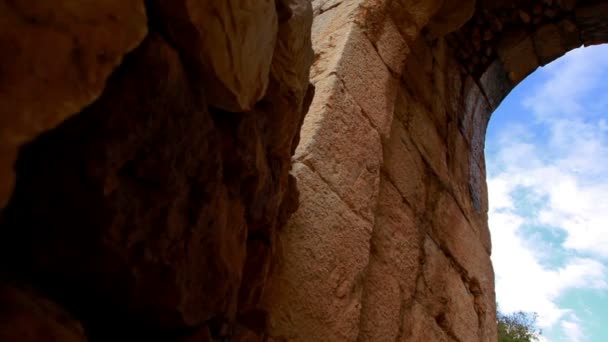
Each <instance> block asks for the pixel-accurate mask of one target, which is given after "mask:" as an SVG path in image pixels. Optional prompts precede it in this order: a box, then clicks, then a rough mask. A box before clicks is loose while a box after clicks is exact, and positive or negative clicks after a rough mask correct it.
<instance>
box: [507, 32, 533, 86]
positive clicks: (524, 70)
mask: <svg viewBox="0 0 608 342" xmlns="http://www.w3.org/2000/svg"><path fill="white" fill-rule="evenodd" d="M498 56H499V57H500V60H501V61H502V62H503V64H504V66H505V70H506V71H507V74H508V75H509V78H510V79H511V81H512V82H513V84H518V83H519V82H521V81H522V80H523V79H524V78H525V77H526V76H528V75H529V74H530V73H532V72H533V71H534V70H535V69H536V68H537V67H538V66H539V64H540V63H539V61H538V57H537V56H536V51H535V50H534V41H533V39H532V37H530V36H529V35H528V34H527V33H526V32H524V31H513V32H509V33H508V34H505V36H504V37H503V38H502V39H501V41H500V43H499V45H498Z"/></svg>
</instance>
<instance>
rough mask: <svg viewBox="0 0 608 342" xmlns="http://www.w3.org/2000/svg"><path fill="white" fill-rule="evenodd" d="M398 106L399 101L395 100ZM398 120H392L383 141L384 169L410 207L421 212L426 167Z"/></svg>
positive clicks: (424, 193)
mask: <svg viewBox="0 0 608 342" xmlns="http://www.w3.org/2000/svg"><path fill="white" fill-rule="evenodd" d="M397 106H398V107H400V108H405V107H401V103H399V102H397ZM410 139H411V138H410V137H408V134H407V131H406V130H405V128H404V127H403V125H402V123H401V121H400V120H394V121H393V129H392V131H391V136H390V138H389V139H388V140H387V141H386V142H385V143H384V146H383V147H384V152H383V155H384V170H385V172H386V173H387V176H388V177H389V178H390V180H391V182H393V184H394V185H395V187H396V188H397V189H398V190H399V193H400V194H401V195H402V196H403V198H404V199H405V201H407V202H408V203H409V204H410V205H411V206H412V208H413V209H414V210H415V211H417V212H423V211H424V210H425V205H426V183H425V178H426V168H425V165H424V160H423V159H422V156H421V155H420V153H419V152H418V150H417V149H416V146H415V145H414V143H413V142H412V141H411V140H410Z"/></svg>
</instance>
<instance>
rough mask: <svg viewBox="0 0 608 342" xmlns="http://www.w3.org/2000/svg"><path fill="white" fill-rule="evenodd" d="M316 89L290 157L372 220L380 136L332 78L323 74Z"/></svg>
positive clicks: (379, 165)
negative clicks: (296, 144) (296, 146)
mask: <svg viewBox="0 0 608 342" xmlns="http://www.w3.org/2000/svg"><path fill="white" fill-rule="evenodd" d="M316 88H317V97H316V98H315V99H314V100H313V103H312V105H311V108H310V110H309V113H308V115H307V116H306V119H305V120H304V125H303V126H302V132H301V142H300V146H299V147H298V149H297V151H296V156H295V158H296V159H297V160H298V161H300V162H302V163H304V164H306V165H307V166H309V167H310V168H311V169H312V170H313V171H315V172H316V173H317V174H318V175H319V177H321V178H322V179H323V180H324V181H326V182H327V186H328V187H329V188H331V189H332V190H333V191H335V192H336V194H338V195H339V196H340V198H342V199H343V200H344V201H345V202H346V203H347V204H348V205H349V206H350V207H351V208H352V209H353V210H354V211H355V212H356V213H357V214H359V215H361V217H363V218H365V219H366V220H368V221H370V222H372V221H373V209H374V206H375V203H376V196H377V193H378V182H379V174H380V167H381V162H382V150H381V149H382V144H381V142H380V136H379V135H378V132H377V131H376V130H375V129H374V128H373V127H372V126H371V125H370V124H369V121H368V119H367V118H366V117H365V116H364V115H363V113H362V111H361V109H360V108H359V106H358V105H357V103H356V102H355V99H354V98H353V97H352V96H351V95H350V94H349V92H348V91H347V90H346V89H345V87H344V85H343V83H342V82H341V81H340V79H339V78H338V77H336V76H335V75H332V76H329V77H328V78H326V79H324V80H322V81H320V82H317V86H316ZM353 147H356V148H353Z"/></svg>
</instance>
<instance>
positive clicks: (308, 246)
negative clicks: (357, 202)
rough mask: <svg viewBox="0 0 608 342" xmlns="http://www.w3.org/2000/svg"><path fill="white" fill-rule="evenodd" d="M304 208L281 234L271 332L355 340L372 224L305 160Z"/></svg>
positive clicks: (300, 174) (301, 176)
mask: <svg viewBox="0 0 608 342" xmlns="http://www.w3.org/2000/svg"><path fill="white" fill-rule="evenodd" d="M293 173H294V175H295V176H296V178H297V179H298V186H299V189H300V194H301V195H300V203H301V204H300V208H299V209H298V211H297V212H296V213H295V214H294V215H293V216H292V218H291V220H290V221H289V223H288V225H287V226H286V227H285V229H284V230H283V231H282V232H281V233H280V235H279V239H280V244H279V250H280V251H284V253H282V254H281V255H280V260H281V262H280V264H278V265H277V269H276V272H275V273H274V274H273V276H272V279H271V281H270V282H269V286H270V288H269V289H268V291H267V293H268V297H267V298H266V302H267V306H268V308H269V312H270V313H271V317H270V331H269V336H270V337H271V340H272V339H276V340H279V341H281V340H287V341H354V340H356V338H357V335H358V331H359V316H360V309H361V295H362V290H363V282H362V280H363V278H364V276H365V272H366V268H367V265H368V262H369V246H370V238H371V230H372V223H371V222H368V221H365V220H363V219H362V218H361V217H360V216H359V215H357V214H355V213H354V212H352V210H351V209H350V208H349V206H348V205H347V204H346V203H344V201H342V200H341V199H340V198H339V196H338V195H336V194H335V193H334V192H333V191H332V190H331V189H330V188H329V187H328V186H327V184H326V183H325V182H324V181H323V180H322V179H321V178H320V177H319V176H318V175H317V174H315V173H314V172H313V171H312V170H310V169H309V168H308V167H306V166H305V165H304V164H302V163H296V164H295V165H294V170H293Z"/></svg>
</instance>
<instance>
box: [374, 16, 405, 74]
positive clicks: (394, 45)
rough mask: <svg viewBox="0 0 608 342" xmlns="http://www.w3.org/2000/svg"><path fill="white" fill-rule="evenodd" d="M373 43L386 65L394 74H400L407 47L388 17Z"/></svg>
mask: <svg viewBox="0 0 608 342" xmlns="http://www.w3.org/2000/svg"><path fill="white" fill-rule="evenodd" d="M374 45H375V46H376V49H377V50H378V54H379V55H380V58H382V60H383V61H384V63H385V64H386V66H387V67H388V68H389V69H390V70H391V71H392V72H393V73H394V74H395V75H397V76H399V75H401V73H402V72H403V66H404V64H405V59H406V56H407V55H408V53H409V47H408V46H407V44H406V43H405V41H404V40H403V37H402V36H401V34H400V33H399V31H397V26H395V23H394V22H393V20H392V19H391V18H390V17H388V18H387V19H386V20H385V21H384V26H383V28H382V33H381V34H380V36H379V37H378V40H377V41H376V42H375V43H374Z"/></svg>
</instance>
